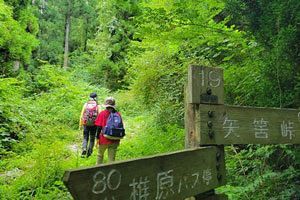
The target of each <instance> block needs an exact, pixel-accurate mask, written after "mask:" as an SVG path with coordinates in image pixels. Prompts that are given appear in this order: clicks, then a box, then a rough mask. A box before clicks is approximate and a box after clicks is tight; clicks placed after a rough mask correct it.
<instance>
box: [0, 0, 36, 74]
mask: <svg viewBox="0 0 300 200" xmlns="http://www.w3.org/2000/svg"><path fill="white" fill-rule="evenodd" d="M28 12H29V11H28V10H25V9H24V10H21V11H20V14H19V15H20V19H19V21H17V20H15V19H14V18H13V14H14V13H13V12H12V8H11V7H9V6H7V5H6V4H5V3H4V2H3V0H1V1H0V23H1V29H0V52H1V54H0V65H1V68H2V75H9V74H11V73H12V71H13V70H12V69H13V62H14V61H19V62H21V63H22V64H25V65H26V64H29V63H30V58H31V53H32V51H33V50H34V49H35V48H36V47H37V45H38V41H37V40H36V38H35V36H34V34H35V33H36V30H37V24H36V19H35V18H34V16H33V15H30V14H28ZM29 26H30V29H31V31H32V32H29V31H27V29H28V28H29Z"/></svg>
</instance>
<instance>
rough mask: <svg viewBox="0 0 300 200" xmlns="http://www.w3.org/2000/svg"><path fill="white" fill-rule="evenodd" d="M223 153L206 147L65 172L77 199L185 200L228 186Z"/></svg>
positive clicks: (65, 179) (65, 176)
mask: <svg viewBox="0 0 300 200" xmlns="http://www.w3.org/2000/svg"><path fill="white" fill-rule="evenodd" d="M224 179H225V164H224V152H223V150H222V151H220V149H219V148H217V147H204V148H196V149H190V150H183V151H179V152H174V153H169V154H163V155H158V156H153V157H145V158H141V159H136V160H130V161H122V162H115V163H113V164H105V165H99V166H95V167H90V168H84V169H76V170H69V171H66V172H65V175H64V183H65V185H66V186H67V188H68V189H69V191H70V193H71V194H72V196H73V198H74V199H75V200H93V199H97V200H100V199H101V200H102V199H103V200H124V199H129V200H130V199H132V200H139V199H143V200H161V199H164V200H166V199H170V200H171V199H172V200H173V199H183V198H185V197H190V196H193V195H196V194H199V193H202V192H206V191H209V190H211V189H213V188H216V187H218V186H221V185H224V184H225V180H224Z"/></svg>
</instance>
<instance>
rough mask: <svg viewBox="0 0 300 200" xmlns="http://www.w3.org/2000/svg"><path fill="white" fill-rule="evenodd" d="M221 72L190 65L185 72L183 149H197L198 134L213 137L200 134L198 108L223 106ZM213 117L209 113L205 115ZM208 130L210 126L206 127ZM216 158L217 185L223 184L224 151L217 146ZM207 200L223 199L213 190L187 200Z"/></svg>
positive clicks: (199, 137) (198, 142) (211, 134)
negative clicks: (205, 105)
mask: <svg viewBox="0 0 300 200" xmlns="http://www.w3.org/2000/svg"><path fill="white" fill-rule="evenodd" d="M223 83H224V81H223V70H222V69H220V68H212V67H203V66H195V65H191V66H189V69H188V85H187V86H186V87H185V130H186V135H185V148H193V147H199V146H200V139H201V134H209V137H214V135H213V133H202V132H201V130H200V127H201V126H200V121H201V119H200V109H201V104H209V105H212V104H213V105H223V104H224V86H223ZM210 114H211V115H213V113H208V115H210ZM208 126H210V124H208ZM218 151H219V154H218V156H217V158H216V159H217V163H218V166H216V167H217V170H218V172H219V174H218V179H219V181H221V182H223V183H225V177H224V176H223V175H222V174H224V173H225V164H224V163H225V161H224V147H223V146H218ZM192 199H195V200H204V199H205V200H209V199H226V198H224V197H223V196H222V197H221V196H218V195H216V194H215V192H214V190H211V191H209V192H208V193H206V194H199V195H196V196H195V197H191V198H188V199H186V200H192Z"/></svg>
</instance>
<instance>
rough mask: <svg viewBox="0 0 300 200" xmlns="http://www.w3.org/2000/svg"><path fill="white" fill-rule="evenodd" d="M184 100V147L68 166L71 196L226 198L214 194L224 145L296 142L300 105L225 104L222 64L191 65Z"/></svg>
mask: <svg viewBox="0 0 300 200" xmlns="http://www.w3.org/2000/svg"><path fill="white" fill-rule="evenodd" d="M185 103H186V104H185V130H186V139H185V146H186V148H187V149H188V150H183V151H178V152H173V153H168V154H163V155H157V156H152V157H146V158H141V159H135V160H129V161H122V162H115V163H112V164H104V165H99V166H95V167H89V168H83V169H75V170H68V171H66V172H65V175H64V183H65V185H66V186H67V188H68V189H69V191H70V193H71V194H72V196H73V197H74V199H75V200H94V199H95V200H96V199H97V200H178V199H180V200H181V199H184V198H187V197H191V196H194V197H193V199H196V200H199V199H201V200H204V199H205V200H213V199H214V200H217V199H226V197H224V196H222V195H216V194H214V188H217V187H219V186H222V185H224V184H225V183H226V177H225V161H224V157H225V156H224V147H223V145H227V144H283V143H288V144H299V143H300V110H294V109H275V108H254V107H238V106H227V105H224V80H223V70H222V69H220V68H212V67H202V66H195V65H192V66H190V67H189V71H188V85H187V89H186V101H185ZM201 146H205V147H201Z"/></svg>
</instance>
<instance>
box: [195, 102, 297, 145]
mask: <svg viewBox="0 0 300 200" xmlns="http://www.w3.org/2000/svg"><path fill="white" fill-rule="evenodd" d="M299 114H300V111H299V110H294V109H276V108H253V107H237V106H223V105H214V106H211V105H201V106H200V113H199V115H197V117H199V119H198V118H197V119H196V123H197V125H196V126H199V127H200V128H199V129H198V130H201V133H197V134H199V135H200V141H199V142H200V144H206V145H207V144H299V143H300V118H299Z"/></svg>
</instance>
